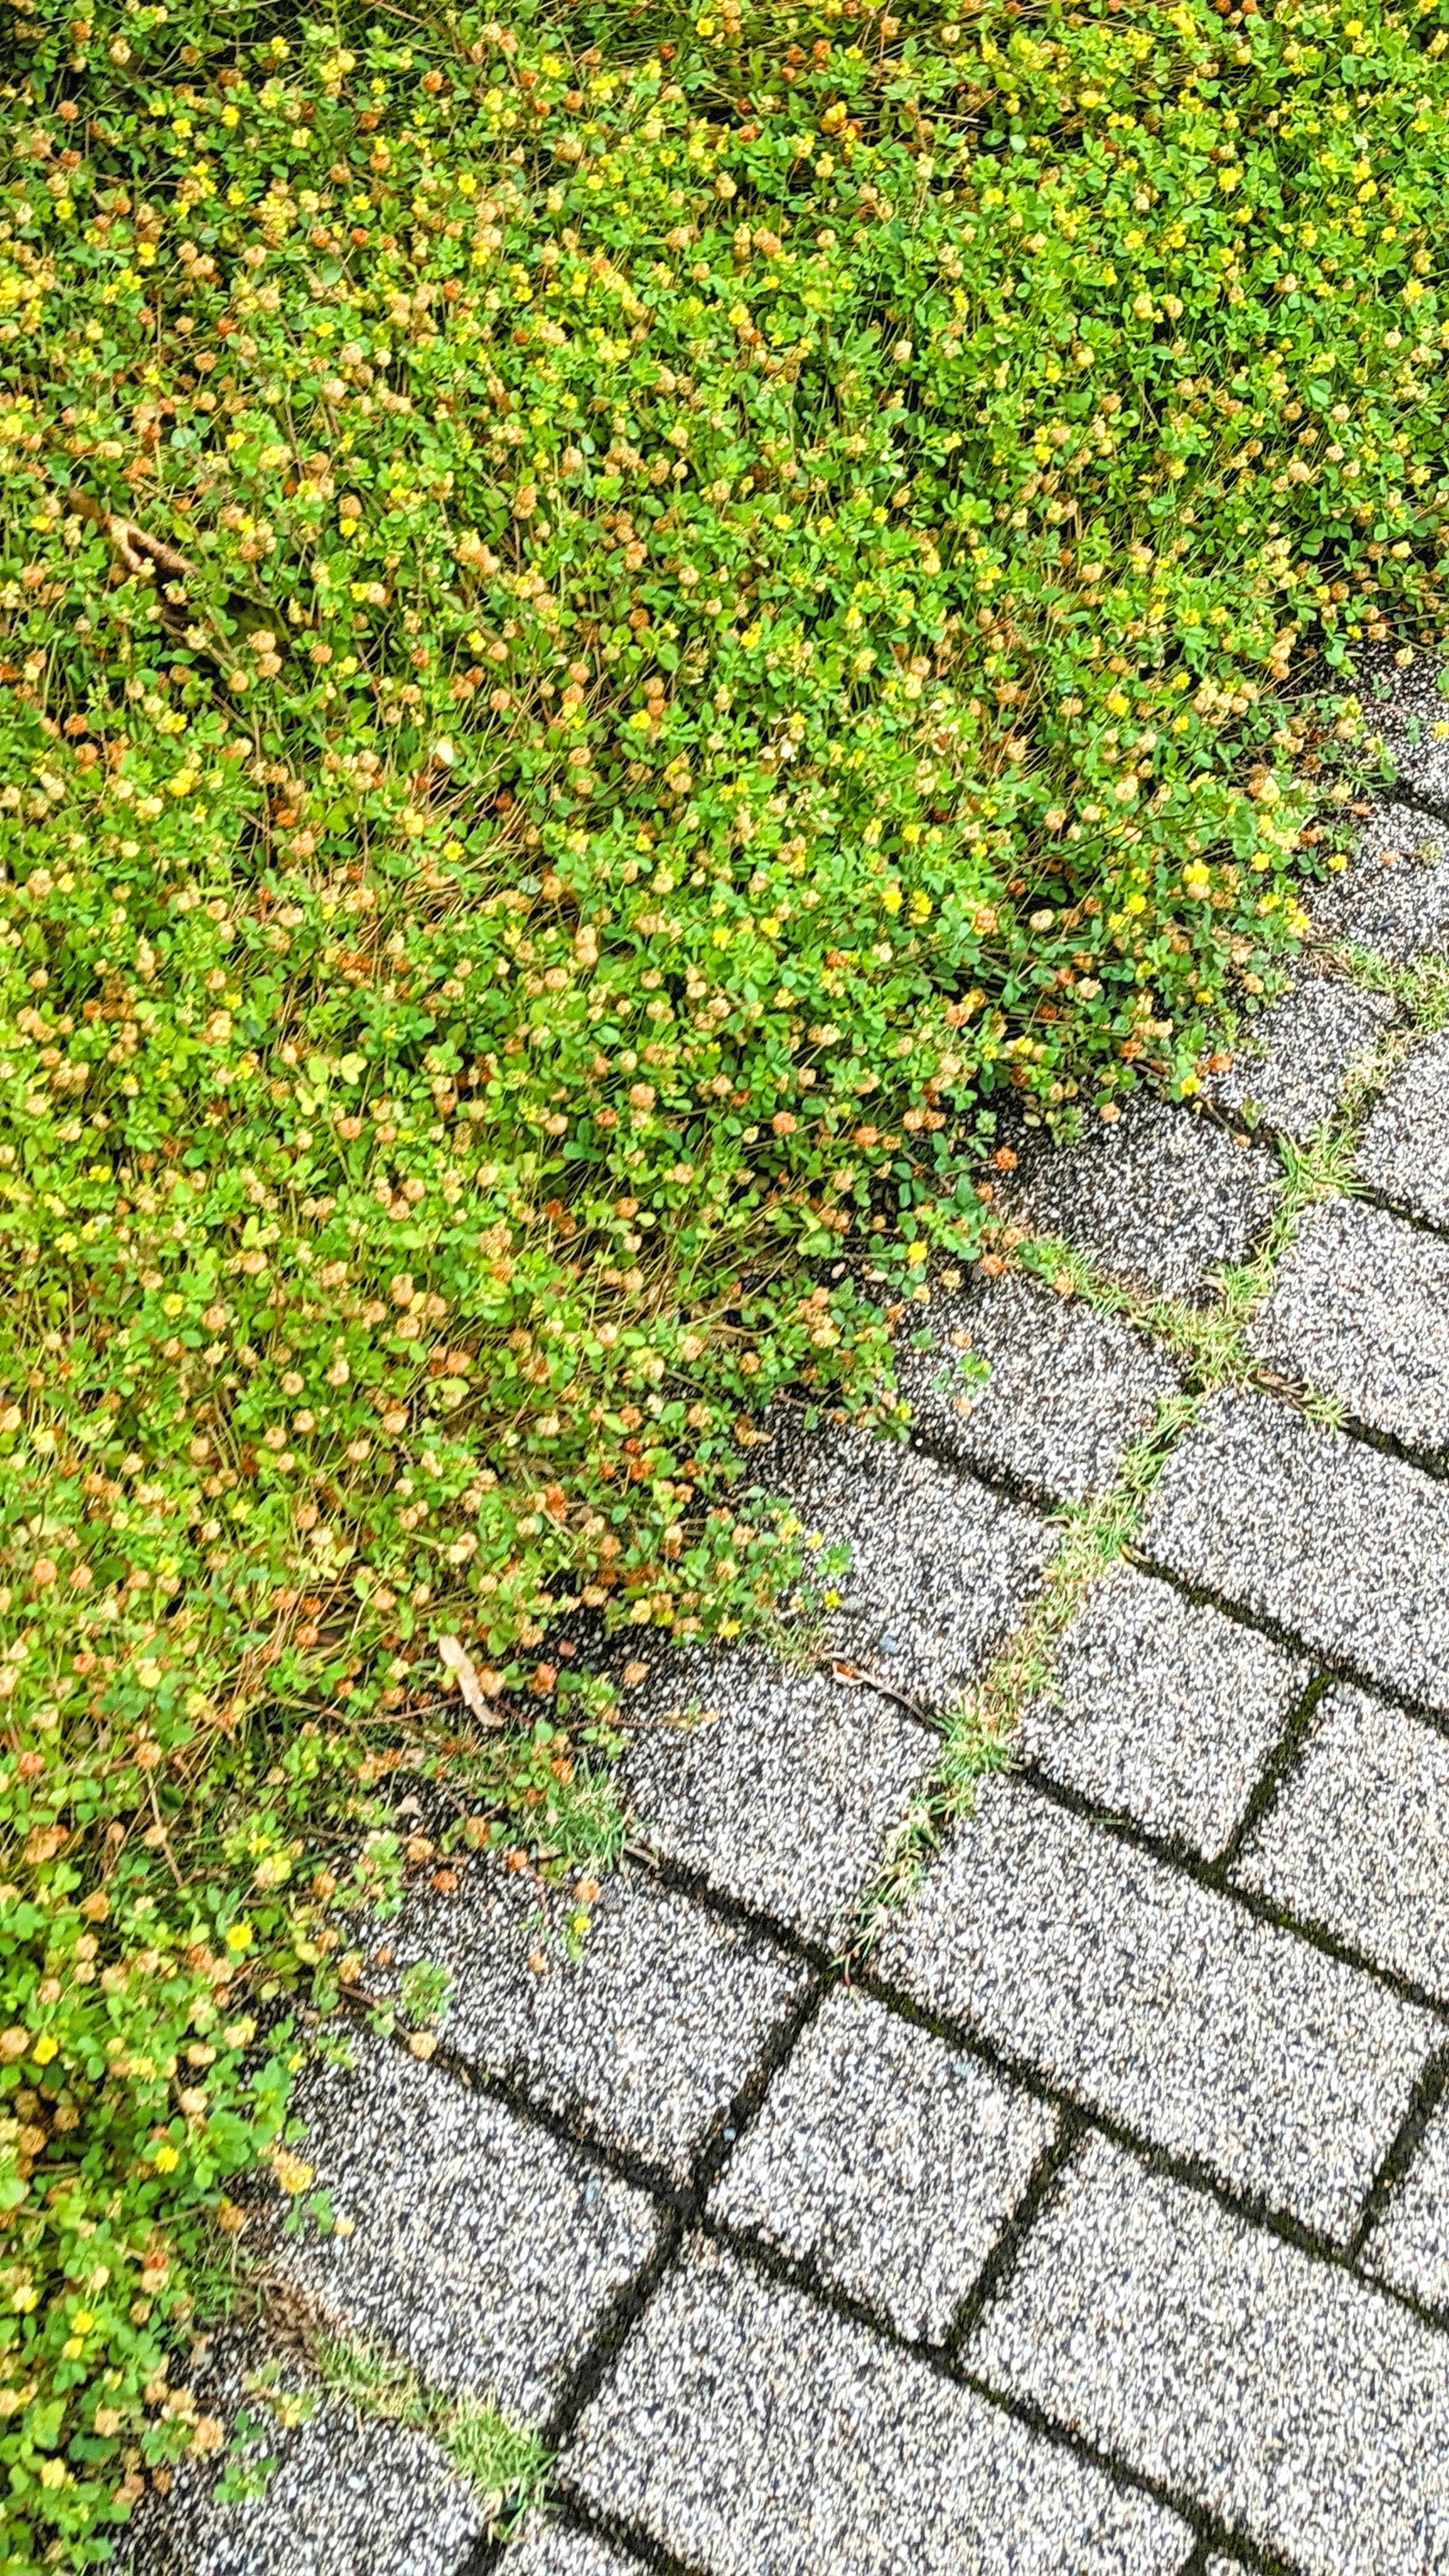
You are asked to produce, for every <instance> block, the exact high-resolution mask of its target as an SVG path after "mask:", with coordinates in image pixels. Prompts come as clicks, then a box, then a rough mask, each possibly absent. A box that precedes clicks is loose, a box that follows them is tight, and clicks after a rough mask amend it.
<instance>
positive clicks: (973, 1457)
mask: <svg viewBox="0 0 1449 2576" xmlns="http://www.w3.org/2000/svg"><path fill="white" fill-rule="evenodd" d="M929 1322H930V1326H931V1329H932V1331H933V1333H934V1334H935V1337H936V1348H935V1349H934V1350H932V1351H907V1352H904V1353H902V1354H901V1356H900V1359H899V1361H898V1364H897V1376H898V1380H899V1384H900V1389H901V1393H902V1394H903V1395H905V1396H906V1397H908V1398H909V1401H910V1403H911V1405H912V1408H913V1412H914V1420H913V1424H912V1437H913V1438H914V1439H917V1440H920V1441H924V1442H925V1443H926V1444H927V1445H928V1446H929V1447H930V1448H932V1449H933V1450H935V1451H936V1452H937V1454H938V1455H942V1456H945V1457H947V1458H951V1459H956V1460H958V1461H959V1462H960V1463H961V1464H962V1465H963V1466H968V1467H969V1466H978V1467H981V1468H982V1469H984V1470H985V1472H986V1473H987V1474H988V1475H1004V1476H1011V1477H1014V1478H1015V1479H1016V1480H1017V1481H1018V1482H1019V1483H1020V1484H1023V1485H1026V1486H1029V1487H1032V1488H1034V1489H1035V1490H1037V1491H1039V1492H1041V1493H1043V1494H1045V1495H1048V1496H1049V1497H1050V1498H1051V1499H1052V1500H1053V1501H1062V1502H1081V1501H1082V1500H1084V1498H1085V1497H1086V1496H1087V1495H1088V1494H1101V1493H1105V1492H1106V1491H1107V1490H1108V1488H1109V1487H1110V1486H1111V1485H1112V1484H1113V1483H1114V1482H1115V1480H1116V1476H1117V1471H1118V1468H1119V1467H1120V1465H1121V1461H1122V1453H1123V1451H1124V1449H1126V1448H1127V1447H1128V1446H1129V1445H1130V1443H1131V1442H1133V1441H1134V1440H1140V1439H1141V1438H1142V1436H1143V1434H1144V1433H1145V1432H1147V1431H1150V1429H1151V1428H1152V1424H1153V1421H1154V1419H1155V1417H1156V1413H1157V1408H1158V1405H1159V1403H1160V1402H1161V1401H1162V1400H1163V1398H1164V1397H1166V1396H1170V1395H1175V1394H1176V1393H1177V1391H1178V1387H1179V1384H1180V1380H1179V1378H1178V1374H1177V1371H1176V1369H1175V1368H1174V1367H1173V1365H1172V1362H1171V1360H1170V1359H1169V1358H1168V1356H1167V1354H1166V1352H1165V1351H1162V1350H1159V1349H1157V1348H1156V1347H1155V1346H1154V1345H1153V1344H1152V1343H1150V1342H1145V1341H1144V1340H1143V1339H1142V1337H1141V1336H1140V1334H1137V1333H1134V1332H1133V1331H1132V1330H1131V1328H1130V1326H1128V1325H1126V1324H1124V1323H1122V1322H1121V1321H1120V1320H1119V1319H1118V1317H1116V1316H1115V1315H1100V1314H1097V1313H1095V1312H1094V1311H1093V1309H1092V1308H1091V1307H1090V1306H1088V1305H1086V1304H1085V1303H1084V1302H1083V1301H1082V1300H1081V1299H1080V1298H1062V1297H1059V1296H1057V1295H1056V1293H1055V1292H1054V1291H1053V1290H1052V1289H1050V1288H1047V1287H1045V1286H1043V1285H1042V1284H1041V1283H1040V1282H1039V1281H1037V1280H1034V1279H1028V1278H1025V1277H1023V1276H1021V1275H1020V1274H1017V1273H1008V1274H1007V1276H1006V1277H1005V1278H1003V1279H994V1280H992V1281H991V1282H990V1283H989V1284H988V1285H987V1286H986V1287H985V1289H984V1290H983V1291H980V1292H978V1293H977V1294H976V1295H974V1296H955V1297H945V1296H942V1295H940V1294H937V1295H936V1296H935V1297H934V1298H933V1299H932V1303H931V1307H930V1315H929ZM967 1345H969V1347H970V1349H971V1350H972V1352H973V1353H974V1354H975V1356H976V1357H977V1358H978V1359H982V1360H985V1361H986V1362H987V1363H988V1365H989V1367H990V1370H991V1375H990V1378H989V1379H988V1380H987V1381H986V1383H985V1384H984V1385H983V1384H982V1383H981V1381H980V1380H979V1379H977V1380H974V1381H973V1380H967V1379H966V1378H965V1377H964V1376H963V1375H962V1373H961V1370H960V1366H959V1362H958V1360H957V1356H956V1354H957V1351H958V1350H959V1349H961V1348H964V1347H965V1346H967Z"/></svg>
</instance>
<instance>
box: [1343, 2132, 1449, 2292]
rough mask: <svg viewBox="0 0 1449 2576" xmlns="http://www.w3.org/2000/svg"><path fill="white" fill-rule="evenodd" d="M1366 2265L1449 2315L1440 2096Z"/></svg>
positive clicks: (1447, 2145) (1445, 2137)
mask: <svg viewBox="0 0 1449 2576" xmlns="http://www.w3.org/2000/svg"><path fill="white" fill-rule="evenodd" d="M1363 2261H1364V2269H1365V2271H1368V2272H1373V2273H1375V2274H1377V2276H1378V2278H1379V2279H1380V2280H1381V2281H1387V2282H1388V2283H1389V2284H1390V2286H1391V2287H1392V2288H1393V2289H1395V2290H1402V2291H1403V2292H1404V2293H1405V2295H1406V2297H1408V2298H1411V2299H1418V2300H1419V2301H1420V2303H1421V2304H1422V2305H1423V2306H1424V2307H1426V2308H1437V2309H1438V2310H1439V2311H1440V2313H1441V2315H1443V2316H1445V2317H1446V2318H1449V2102H1441V2103H1440V2105H1439V2108H1438V2110H1437V2111H1436V2112H1435V2113H1434V2116H1433V2118H1432V2119H1431V2120H1430V2122H1429V2124H1428V2127H1427V2128H1426V2129H1425V2131H1424V2135H1423V2137H1422V2138H1421V2139H1420V2141H1419V2145H1418V2149H1417V2152H1416V2153H1415V2155H1414V2157H1413V2159H1412V2161H1411V2163H1410V2165H1409V2169H1408V2171H1407V2173H1406V2174H1405V2175H1404V2176H1403V2177H1402V2179H1401V2181H1400V2182H1399V2183H1398V2185H1397V2187H1396V2188H1395V2190H1394V2191H1393V2192H1392V2193H1391V2194H1390V2197H1389V2201H1388V2205H1387V2207H1386V2208H1385V2210H1384V2211H1383V2214H1382V2216H1381V2217H1380V2218H1379V2220H1378V2222H1377V2224H1376V2225H1375V2226H1374V2227H1373V2228H1372V2229H1371V2231H1370V2233H1369V2237H1368V2241H1367V2243H1366V2245H1365V2247H1364V2254H1363Z"/></svg>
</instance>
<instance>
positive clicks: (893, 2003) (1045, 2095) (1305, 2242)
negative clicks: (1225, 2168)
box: [858, 1973, 1420, 2314]
mask: <svg viewBox="0 0 1449 2576" xmlns="http://www.w3.org/2000/svg"><path fill="white" fill-rule="evenodd" d="M858 1982H859V1985H860V1988H861V1991H862V1992H863V1993H866V1994H869V1995H872V1996H873V1997H874V1998H875V2000H876V2001H877V2002H878V2003H882V2004H885V2005H886V2006H887V2007H888V2008H889V2010H891V2011H892V2012H895V2013H898V2014H899V2015H900V2016H901V2018H902V2019H903V2020H906V2021H914V2022H917V2023H918V2024H919V2025H920V2026H921V2028H922V2029H925V2030H929V2031H931V2032H932V2033H933V2034H934V2036H935V2037H936V2038H937V2039H942V2040H944V2041H946V2043H947V2044H948V2046H950V2047H952V2048H955V2049H959V2050H962V2051H963V2052H964V2053H966V2054H967V2055H969V2056H972V2057H976V2058H979V2059H980V2060H981V2062H982V2064H983V2065H986V2066H988V2067H990V2069H991V2070H992V2072H993V2074H995V2075H997V2076H999V2077H1001V2078H1002V2079H1003V2080H1004V2081H1006V2082H1007V2083H1009V2084H1014V2085H1015V2086H1017V2087H1018V2089H1019V2090H1020V2091H1022V2092H1024V2093H1029V2094H1030V2095H1031V2096H1032V2098H1033V2099H1034V2100H1036V2101H1038V2102H1045V2103H1048V2104H1050V2105H1052V2106H1053V2107H1055V2108H1057V2109H1059V2110H1062V2111H1064V2112H1067V2113H1070V2114H1072V2115H1073V2116H1074V2117H1075V2118H1076V2119H1078V2120H1080V2121H1081V2122H1082V2123H1083V2125H1084V2126H1085V2127H1088V2128H1092V2129H1096V2130H1098V2131H1100V2133H1101V2135H1102V2136H1103V2137H1105V2138H1107V2139H1109V2140H1110V2141H1111V2143H1112V2145H1114V2146H1118V2147H1122V2148H1124V2149H1125V2150H1126V2151H1127V2153H1128V2154H1130V2155H1131V2156H1133V2157H1134V2158H1135V2159H1136V2161H1137V2162H1138V2163H1139V2164H1142V2165H1145V2166H1146V2167H1147V2169H1148V2171H1149V2172H1152V2173H1157V2174H1161V2175H1164V2176H1165V2177H1166V2178H1167V2179H1168V2180H1170V2181H1173V2182H1180V2183H1185V2184H1187V2185H1188V2186H1189V2187H1190V2188H1191V2189H1192V2190H1194V2191H1197V2192H1200V2193H1202V2194H1203V2195H1204V2196H1205V2197H1206V2198H1208V2199H1210V2200H1212V2201H1215V2202H1216V2204H1217V2206H1218V2207H1219V2208H1220V2209H1222V2210H1223V2211H1224V2212H1225V2214H1226V2215H1228V2216H1229V2217H1232V2218H1236V2219H1240V2220H1243V2221H1245V2222H1246V2223H1247V2224H1248V2225H1249V2226H1251V2227H1256V2228H1261V2229H1263V2230H1265V2231H1266V2232H1267V2233H1268V2234H1270V2235H1273V2236H1277V2237H1280V2238H1281V2239H1282V2240H1283V2242H1284V2243H1285V2244H1289V2245H1293V2246H1295V2247H1296V2248H1297V2250H1298V2251H1299V2253H1301V2254H1311V2255H1312V2256H1314V2258H1315V2259H1316V2260H1317V2261H1319V2262H1323V2263H1331V2264H1332V2265H1333V2266H1334V2268H1335V2270H1338V2271H1347V2272H1349V2273H1351V2274H1352V2275H1353V2277H1354V2278H1355V2279H1359V2278H1360V2277H1361V2276H1360V2275H1359V2274H1358V2272H1357V2271H1356V2269H1355V2266H1354V2263H1353V2261H1352V2260H1351V2257H1350V2255H1349V2253H1348V2251H1347V2250H1346V2246H1345V2244H1342V2243H1339V2242H1337V2241H1335V2240H1334V2239H1333V2238H1331V2237H1328V2236H1325V2235H1324V2234H1323V2233H1322V2232H1321V2231H1320V2230H1319V2229H1317V2228H1315V2227H1312V2226H1310V2225H1309V2224H1308V2223H1307V2222H1306V2221H1304V2220H1303V2219H1300V2218H1297V2217H1295V2216H1294V2214H1293V2212H1292V2211H1291V2210H1287V2209H1280V2208H1278V2207H1276V2206H1275V2205H1274V2204H1273V2203H1272V2202H1270V2201H1268V2200H1266V2199H1265V2198H1263V2197H1262V2196H1260V2195H1258V2194H1255V2193H1252V2192H1248V2191H1244V2190H1240V2189H1238V2188H1236V2187H1235V2186H1233V2185H1231V2184H1229V2183H1226V2182H1224V2181H1223V2179H1222V2176H1221V2175H1220V2174H1219V2173H1218V2172H1217V2171H1216V2170H1215V2168H1214V2167H1212V2166H1211V2165H1209V2164H1207V2163H1206V2162H1204V2161H1201V2160H1199V2159H1198V2158H1197V2157H1194V2156H1190V2155H1185V2154H1183V2153H1182V2152H1181V2151H1180V2150H1179V2149H1176V2148H1172V2147H1166V2146H1164V2145H1163V2144H1162V2143H1161V2142H1160V2140H1156V2139H1153V2138H1152V2137H1150V2136H1148V2135H1146V2134H1145V2133H1144V2132H1142V2131H1140V2130H1137V2129H1134V2128H1131V2127H1129V2126H1128V2125H1127V2124H1126V2123H1125V2122H1124V2121H1122V2120H1119V2119H1117V2118H1116V2117H1115V2116H1114V2115H1113V2113H1112V2112H1110V2111H1108V2110H1105V2109H1104V2108H1103V2107H1102V2105H1101V2104H1100V2103H1097V2102H1091V2101H1086V2100H1083V2099H1081V2098H1080V2097H1079V2096H1078V2095H1076V2094H1074V2093H1072V2092H1070V2091H1069V2090H1068V2088H1067V2087H1066V2086H1065V2085H1064V2084H1062V2083H1061V2082H1060V2081H1058V2080H1057V2079H1055V2078H1053V2077H1051V2076H1048V2075H1044V2074H1043V2073H1042V2071H1041V2069H1040V2068H1039V2067H1038V2066H1035V2065H1034V2064H1033V2063H1032V2062H1031V2060H1030V2059H1026V2058H1018V2057H1016V2056H1014V2055H1013V2054H1012V2053H1011V2051H1010V2050H1008V2049H1006V2048H1003V2047H1001V2046H1000V2045H999V2044H998V2043H997V2042H996V2041H995V2040H993V2039H991V2038H990V2037H988V2036H987V2035H986V2034H985V2033H984V2032H982V2031H979V2030H976V2029H974V2028H973V2027H972V2025H971V2024H970V2023H969V2022H964V2021H959V2020H957V2019H955V2018H954V2017H952V2016H951V2015H950V2014H948V2013H944V2012H941V2011H939V2010H936V2009H933V2008H932V2007H930V2006H927V2005H922V2004H920V2003H918V2002H917V2001H916V1999H915V1998H914V1997H913V1996H911V1995H910V1994H909V1992H906V1991H904V1990H902V1989H900V1988H898V1987H895V1986H893V1985H891V1984H890V1983H889V1982H888V1981H887V1980H886V1979H885V1978H883V1977H878V1976H873V1975H870V1974H868V1973H867V1974H865V1975H862V1976H861V1977H860V1978H859V1980H858ZM1356 2224H1357V2222H1355V2225H1356ZM1367 2286H1371V2287H1372V2288H1373V2289H1374V2290H1376V2291H1378V2290H1382V2292H1383V2294H1384V2295H1385V2296H1386V2297H1389V2298H1392V2299H1393V2300H1394V2301H1395V2303H1396V2304H1397V2305H1398V2306H1401V2307H1408V2308H1415V2302H1414V2300H1413V2299H1412V2298H1411V2297H1405V2295H1404V2294H1403V2293H1402V2292H1401V2291H1397V2290H1394V2289H1392V2288H1391V2287H1390V2286H1389V2285H1388V2284H1387V2283H1380V2282H1378V2281H1374V2282H1373V2283H1371V2284H1369V2285H1367ZM1415 2313H1416V2314H1417V2313H1420V2311H1419V2310H1418V2309H1417V2308H1415Z"/></svg>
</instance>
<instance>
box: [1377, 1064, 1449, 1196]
mask: <svg viewBox="0 0 1449 2576" xmlns="http://www.w3.org/2000/svg"><path fill="white" fill-rule="evenodd" d="M1357 1168H1358V1177H1359V1179H1360V1180H1361V1181H1362V1182H1364V1183H1365V1185H1366V1186H1367V1187H1368V1188H1369V1189H1371V1190H1381V1191H1382V1193H1383V1195H1384V1197H1385V1198H1387V1199H1392V1200H1393V1201H1394V1203H1395V1205H1396V1206H1398V1207H1403V1208H1407V1209H1408V1211H1409V1213H1410V1215H1411V1216H1420V1217H1423V1218H1424V1219H1425V1221H1426V1223H1427V1224H1429V1225H1438V1226H1449V1029H1440V1030H1438V1031H1437V1032H1436V1033H1435V1035H1434V1036H1432V1037H1427V1038H1421V1039H1420V1040H1419V1042H1418V1044H1417V1045H1416V1046H1415V1048H1414V1050H1413V1052H1412V1054H1411V1055H1410V1056H1409V1057H1408V1058H1407V1060H1406V1062H1405V1063H1404V1064H1403V1065H1402V1066H1401V1067H1400V1069H1399V1071H1398V1072H1397V1073H1396V1074H1395V1075H1394V1077H1393V1080H1392V1081H1391V1082H1389V1083H1387V1084H1386V1085H1385V1087H1384V1093H1383V1097H1382V1099H1381V1100H1380V1101H1379V1104H1378V1106H1377V1108H1376V1109H1375V1111H1374V1113H1373V1116H1372V1117H1371V1118H1370V1120H1369V1122H1368V1125H1367V1126H1366V1127H1365V1129H1364V1132H1363V1142H1362V1144H1361V1145H1360V1147H1359V1154H1358V1166H1357Z"/></svg>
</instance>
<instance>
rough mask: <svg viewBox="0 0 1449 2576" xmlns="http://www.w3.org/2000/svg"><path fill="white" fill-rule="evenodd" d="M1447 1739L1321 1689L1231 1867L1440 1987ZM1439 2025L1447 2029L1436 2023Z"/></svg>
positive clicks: (1447, 1836) (1448, 1913) (1362, 1697)
mask: <svg viewBox="0 0 1449 2576" xmlns="http://www.w3.org/2000/svg"><path fill="white" fill-rule="evenodd" d="M1446 1849H1449V1739H1446V1738H1445V1737H1444V1736H1443V1735H1441V1733H1440V1732H1439V1729H1438V1728H1437V1727H1436V1726H1432V1725H1430V1724H1429V1723H1428V1722H1427V1721H1426V1720H1425V1719H1423V1718H1417V1717H1408V1716H1406V1715H1405V1713H1404V1711H1403V1710H1402V1709H1399V1708H1393V1707H1391V1706H1389V1705H1388V1704H1387V1703H1386V1702H1385V1701H1383V1700H1380V1699H1370V1698H1369V1696H1368V1695H1367V1693H1366V1692H1364V1691H1356V1690H1349V1689H1348V1688H1347V1687H1345V1686H1340V1687H1338V1688H1337V1689H1334V1690H1331V1691H1330V1692H1329V1693H1328V1694H1327V1696H1326V1697H1325V1698H1324V1700H1323V1701H1322V1703H1321V1705H1320V1706H1319V1708H1318V1709H1317V1710H1316V1711H1315V1716H1314V1726H1313V1733H1312V1735H1311V1737H1310V1738H1309V1742H1308V1745H1307V1748H1306V1750H1305V1752H1304V1754H1303V1756H1302V1759H1301V1761H1300V1762H1299V1764H1298V1765H1297V1767H1296V1768H1295V1770H1294V1771H1293V1772H1292V1774H1291V1776H1290V1778H1289V1779H1288V1781H1287V1783H1286V1784H1285V1786H1284V1788H1283V1790H1282V1793H1281V1795H1280V1796H1279V1798H1278V1800H1277V1802H1276V1804H1275V1805H1274V1806H1273V1807H1272V1808H1271V1809H1270V1810H1269V1812H1268V1814H1267V1816H1266V1817H1265V1818H1264V1820H1263V1822H1262V1823H1261V1825H1259V1827H1258V1829H1257V1831H1256V1833H1255V1834H1254V1836H1253V1838H1252V1840H1251V1841H1250V1842H1249V1844H1248V1845H1247V1848H1246V1850H1245V1851H1244V1854H1243V1857H1242V1859H1241V1861H1240V1862H1239V1864H1238V1867H1237V1869H1236V1871H1235V1873H1234V1875H1235V1877H1236V1878H1237V1879H1238V1881H1239V1883H1240V1884H1241V1885H1242V1886H1244V1887H1252V1888H1256V1889H1258V1890H1259V1891H1260V1892H1261V1893H1262V1894H1263V1895H1265V1896H1269V1897H1271V1898H1272V1899H1273V1901H1274V1903H1275V1904H1276V1905H1279V1906H1281V1907H1282V1908H1283V1909H1284V1911H1285V1912H1287V1913H1289V1914H1293V1915H1296V1916H1298V1917H1299V1919H1300V1920H1301V1921H1303V1922H1305V1923H1318V1924H1321V1925H1322V1926H1323V1928H1324V1930H1325V1931H1327V1932H1332V1933H1335V1934H1336V1935H1337V1936H1338V1938H1339V1939H1340V1940H1341V1941H1345V1942H1348V1943H1349V1944H1350V1945H1351V1946H1352V1947H1353V1948H1354V1949H1355V1950H1359V1951H1361V1952H1363V1954H1364V1955H1365V1957H1367V1958H1370V1959H1373V1960H1374V1961H1376V1962H1377V1964H1378V1966H1380V1967H1381V1968H1395V1969H1397V1970H1398V1973H1399V1975H1400V1976H1403V1977H1409V1978H1411V1979H1412V1980H1413V1982H1414V1984H1415V1985H1418V1986H1423V1987H1425V1988H1427V1989H1428V1990H1429V1991H1430V1992H1431V1993H1433V1994H1435V1995H1443V1996H1449V1871H1446V1868H1445V1860H1444V1856H1445V1851H1446ZM1446 2036H1449V2034H1446Z"/></svg>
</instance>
